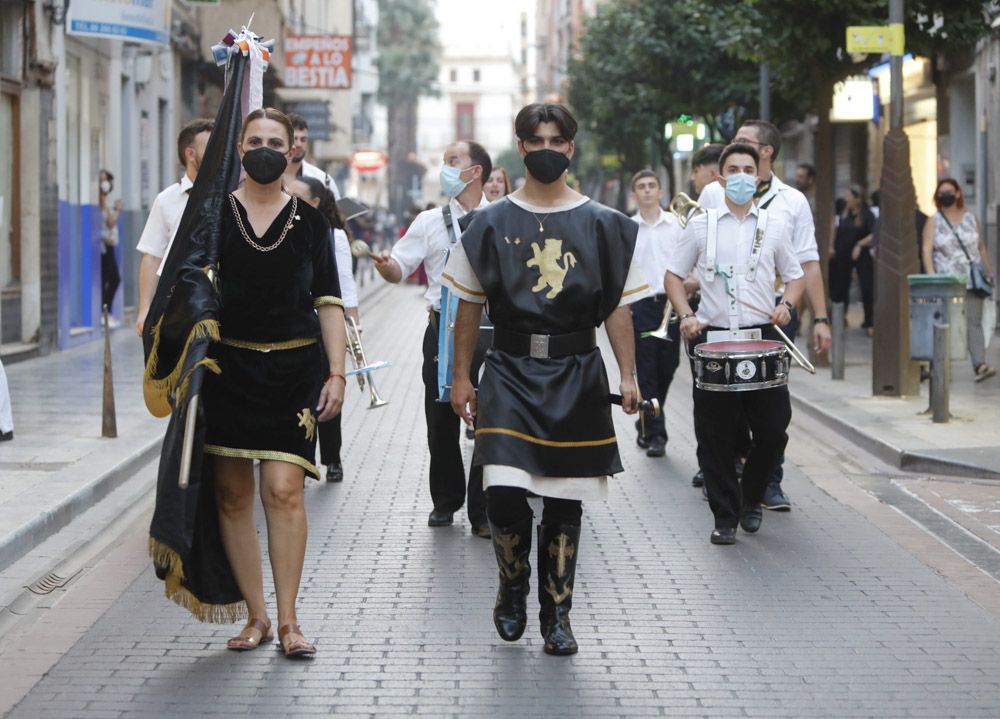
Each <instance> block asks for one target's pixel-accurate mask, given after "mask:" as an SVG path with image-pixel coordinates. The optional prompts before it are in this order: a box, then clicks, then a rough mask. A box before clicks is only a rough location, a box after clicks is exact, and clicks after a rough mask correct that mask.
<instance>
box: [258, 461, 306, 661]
mask: <svg viewBox="0 0 1000 719" xmlns="http://www.w3.org/2000/svg"><path fill="white" fill-rule="evenodd" d="M304 480H305V472H304V471H303V469H302V468H301V467H299V466H298V465H295V464H291V463H289V462H281V461H277V460H274V461H265V462H261V471H260V498H261V500H262V501H263V503H264V516H265V517H266V518H267V546H268V552H269V554H270V558H271V571H272V572H273V573H274V589H275V593H276V594H277V598H278V625H277V626H278V627H279V628H280V627H283V626H284V625H286V624H295V623H297V619H296V614H295V603H296V600H297V598H298V594H299V582H300V581H301V580H302V564H303V563H304V562H305V557H306V534H307V528H306V506H305V501H304V500H303V496H302V490H303V485H304ZM301 638H302V637H301V635H297V634H290V635H288V639H287V640H286V643H287V642H292V641H296V640H298V639H301Z"/></svg>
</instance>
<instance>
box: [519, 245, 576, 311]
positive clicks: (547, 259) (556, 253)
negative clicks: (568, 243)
mask: <svg viewBox="0 0 1000 719" xmlns="http://www.w3.org/2000/svg"><path fill="white" fill-rule="evenodd" d="M562 244H563V243H562V240H556V239H551V238H550V239H547V240H545V246H544V247H539V246H538V243H537V242H532V243H531V251H532V253H534V256H533V257H532V258H531V259H530V260H528V262H527V265H528V267H537V268H538V272H539V273H540V274H541V277H539V278H538V282H537V283H536V284H535V286H534V287H532V288H531V291H532V292H541V291H542V290H544V289H545V288H546V287H548V288H549V291H548V292H547V293H545V298H546V299H549V300H554V299H555V298H556V296H557V295H558V294H559V293H560V292H562V290H563V281H564V280H565V279H566V273H567V272H569V270H570V268H571V267H576V255H574V254H573V253H572V252H563V251H562ZM560 260H562V264H560V263H559V262H560Z"/></svg>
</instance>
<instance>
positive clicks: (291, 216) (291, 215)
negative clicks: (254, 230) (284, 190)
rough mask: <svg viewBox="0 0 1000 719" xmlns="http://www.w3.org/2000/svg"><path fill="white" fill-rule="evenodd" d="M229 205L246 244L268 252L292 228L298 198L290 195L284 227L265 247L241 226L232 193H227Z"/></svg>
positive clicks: (240, 219) (277, 245)
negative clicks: (290, 199)
mask: <svg viewBox="0 0 1000 719" xmlns="http://www.w3.org/2000/svg"><path fill="white" fill-rule="evenodd" d="M229 205H230V206H231V207H232V208H233V214H234V215H236V225H237V226H238V227H239V228H240V234H241V235H243V239H244V240H246V241H247V244H249V245H250V246H251V247H252V248H254V249H255V250H258V251H259V252H270V251H271V250H276V249H278V247H279V246H280V245H281V243H282V242H284V241H285V235H287V234H288V231H289V230H290V229H292V225H293V224H294V222H295V220H296V219H297V215H296V214H295V213H296V210H298V207H299V198H297V197H295V196H294V195H293V196H292V211H291V212H289V213H288V221H287V222H285V227H284V229H283V230H282V231H281V235H280V236H279V237H278V240H277V242H275V243H274V244H271V245H268V246H267V247H265V246H264V245H258V244H257V243H256V242H254V241H253V240H252V239H250V234H249V233H248V232H247V228H246V227H244V226H243V218H242V217H240V211H239V210H238V209H237V208H236V197H234V196H233V194H232V193H230V195H229ZM265 232H266V230H265Z"/></svg>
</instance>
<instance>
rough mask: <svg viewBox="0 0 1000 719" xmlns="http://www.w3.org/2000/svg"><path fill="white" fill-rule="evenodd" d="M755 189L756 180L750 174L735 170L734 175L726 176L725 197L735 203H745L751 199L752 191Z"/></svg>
mask: <svg viewBox="0 0 1000 719" xmlns="http://www.w3.org/2000/svg"><path fill="white" fill-rule="evenodd" d="M756 191H757V181H756V180H755V179H754V178H753V176H752V175H748V174H747V173H745V172H737V173H736V174H734V175H727V176H726V197H728V198H729V199H730V200H732V201H733V202H735V203H736V204H737V205H745V204H746V203H748V202H750V200H752V199H753V193H755V192H756Z"/></svg>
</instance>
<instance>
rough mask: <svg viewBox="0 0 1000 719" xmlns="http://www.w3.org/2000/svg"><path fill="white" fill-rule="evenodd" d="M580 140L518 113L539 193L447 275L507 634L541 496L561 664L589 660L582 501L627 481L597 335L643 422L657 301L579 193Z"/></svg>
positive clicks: (559, 116)
mask: <svg viewBox="0 0 1000 719" xmlns="http://www.w3.org/2000/svg"><path fill="white" fill-rule="evenodd" d="M576 128H577V125H576V121H575V120H574V119H573V116H572V115H570V113H569V111H568V110H566V108H565V107H563V106H561V105H551V104H540V103H539V104H533V105H528V106H527V107H525V108H524V109H522V110H521V111H520V113H518V115H517V118H516V120H515V123H514V129H515V132H516V134H517V147H518V150H519V152H520V153H521V156H522V157H523V158H524V163H525V166H526V168H527V180H526V182H525V185H524V187H522V188H521V189H519V190H518V191H516V192H514V193H513V194H511V195H508V196H506V197H505V198H503V199H501V200H498V201H497V202H494V203H493V204H491V205H490V206H488V207H485V208H481V209H479V210H477V211H476V212H474V213H473V214H472V215H470V216H469V218H467V222H463V225H464V229H463V233H462V241H461V242H460V243H458V245H456V247H455V249H454V250H453V251H452V254H451V258H450V259H449V261H448V265H447V267H446V268H445V270H444V272H443V273H442V275H441V278H442V282H443V283H445V284H447V285H448V286H449V287H450V288H451V289H452V290H453V291H454V292H455V294H456V295H458V297H459V298H460V299H461V302H460V303H459V308H458V314H457V317H456V323H455V370H454V383H453V388H452V407H453V408H454V409H455V412H456V413H457V414H459V415H460V416H461V417H462V418H463V419H465V421H466V423H468V424H470V425H471V423H472V418H473V415H475V416H476V418H477V421H476V449H475V454H474V455H473V459H472V462H473V465H475V466H481V467H483V484H484V486H485V487H486V488H487V489H486V498H487V516H488V518H489V522H490V528H491V530H492V537H493V547H494V550H495V553H496V559H497V565H498V567H499V569H500V588H499V590H498V592H497V600H496V606H495V608H494V610H493V620H494V624H495V625H496V629H497V632H498V633H499V634H500V636H501V638H503V639H505V640H506V641H515V640H516V639H518V638H519V637H520V636H521V634H522V633H523V632H524V629H525V626H526V624H527V609H526V601H527V593H528V579H529V576H530V573H531V569H530V565H529V554H530V552H531V534H532V511H531V508H530V506H529V505H528V501H527V493H528V492H529V491H531V492H534V493H535V494H537V495H539V496H541V497H543V498H544V512H543V514H542V522H541V525H540V526H539V528H538V585H539V592H538V598H539V603H540V605H541V609H540V612H539V619H540V620H541V633H542V637H543V638H544V639H545V651H546V652H548V653H549V654H573V653H575V652H576V651H577V643H576V640H575V639H574V637H573V630H572V628H571V626H570V622H569V610H570V607H571V604H572V597H573V586H574V576H575V572H576V562H577V559H578V558H579V540H580V520H581V516H582V513H583V507H582V500H584V499H588V500H589V499H599V498H602V497H604V496H606V492H607V478H608V475H611V474H616V473H618V472H621V471H622V466H621V459H620V458H619V456H618V444H617V440H616V438H615V431H614V427H613V425H612V421H611V409H610V404H609V389H608V378H607V374H606V372H605V369H604V360H603V358H602V357H601V353H600V350H598V349H597V335H596V328H597V326H598V325H600V324H601V323H602V322H603V323H604V324H605V327H606V329H607V333H608V338H609V340H610V342H611V347H612V349H613V350H614V354H615V359H616V360H617V362H618V368H619V371H620V373H621V377H622V380H621V385H620V392H621V395H622V405H623V408H624V409H625V411H626V412H627V413H629V414H633V413H635V411H636V386H635V362H634V346H633V342H632V318H631V313H630V310H629V308H628V307H627V306H626V305H627V304H628V303H630V302H632V301H635V300H637V299H640V298H642V297H644V296H646V295H647V294H648V286H647V284H646V282H645V280H644V279H643V277H642V274H641V272H640V271H639V269H638V267H637V266H636V265H635V264H634V263H633V261H632V255H633V250H634V248H635V239H636V230H637V227H636V224H635V223H634V222H632V221H631V220H629V219H628V218H627V217H625V216H624V215H622V214H620V213H618V212H615V211H614V210H611V209H608V208H606V207H603V206H601V205H599V204H597V203H595V202H592V201H591V200H590V199H589V198H587V197H585V196H583V195H581V194H579V193H577V192H575V191H574V190H572V189H571V188H570V187H569V186H568V185H567V184H566V175H565V173H566V169H567V168H568V167H569V162H570V158H572V156H573V149H574V146H573V137H574V135H575V134H576ZM484 303H486V304H487V306H488V314H489V316H490V319H491V320H492V321H493V324H494V326H495V329H494V335H493V347H492V349H491V350H490V351H489V352H488V353H487V355H486V361H485V363H484V366H485V372H484V374H483V377H482V379H481V381H480V383H479V396H478V402H477V397H476V394H475V391H474V389H473V386H472V382H471V381H470V378H469V367H470V364H471V360H472V354H473V350H474V349H475V345H476V338H477V335H478V328H479V321H480V317H481V313H482V308H483V304H484ZM477 409H478V412H477Z"/></svg>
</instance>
